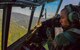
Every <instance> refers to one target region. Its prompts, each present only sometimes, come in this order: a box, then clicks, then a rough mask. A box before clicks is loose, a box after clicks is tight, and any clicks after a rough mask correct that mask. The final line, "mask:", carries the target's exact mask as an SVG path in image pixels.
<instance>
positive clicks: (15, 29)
mask: <svg viewBox="0 0 80 50" xmlns="http://www.w3.org/2000/svg"><path fill="white" fill-rule="evenodd" d="M1 25H2V19H1V17H0V50H1V28H2V26H1ZM26 32H27V29H25V28H23V27H22V26H20V25H19V24H17V23H16V22H13V21H11V23H10V30H9V37H8V46H9V45H11V44H12V43H14V42H15V41H17V40H18V39H19V38H21V37H22V36H23V35H25V34H26Z"/></svg>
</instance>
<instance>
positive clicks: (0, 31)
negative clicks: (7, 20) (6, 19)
mask: <svg viewBox="0 0 80 50" xmlns="http://www.w3.org/2000/svg"><path fill="white" fill-rule="evenodd" d="M2 15H3V10H2V9H0V50H1V40H2V36H1V35H2Z"/></svg>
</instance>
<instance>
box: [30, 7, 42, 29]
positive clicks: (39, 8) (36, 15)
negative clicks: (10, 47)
mask: <svg viewBox="0 0 80 50" xmlns="http://www.w3.org/2000/svg"><path fill="white" fill-rule="evenodd" d="M41 8H42V6H38V7H36V9H35V13H34V17H33V21H32V25H31V28H34V27H35V25H37V22H38V19H39V16H40V12H41Z"/></svg>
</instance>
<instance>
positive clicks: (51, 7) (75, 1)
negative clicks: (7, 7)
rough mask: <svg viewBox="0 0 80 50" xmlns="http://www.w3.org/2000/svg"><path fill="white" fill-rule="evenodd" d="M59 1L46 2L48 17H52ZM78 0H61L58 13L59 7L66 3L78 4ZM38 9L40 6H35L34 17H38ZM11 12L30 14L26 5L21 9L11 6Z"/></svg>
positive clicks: (79, 0)
mask: <svg viewBox="0 0 80 50" xmlns="http://www.w3.org/2000/svg"><path fill="white" fill-rule="evenodd" d="M59 2H60V0H57V1H55V2H51V3H48V4H46V6H45V8H46V9H47V17H48V18H51V17H53V15H54V14H55V12H56V10H57V7H58V5H59ZM79 2H80V0H63V2H62V4H61V7H60V10H59V13H60V11H61V9H62V8H64V6H65V5H68V4H74V5H78V4H79ZM40 10H41V6H39V7H37V8H36V11H35V14H34V16H35V17H39V15H40ZM12 12H17V13H22V14H25V15H29V16H30V14H31V10H30V9H29V8H27V7H26V8H24V9H22V8H20V7H13V8H12Z"/></svg>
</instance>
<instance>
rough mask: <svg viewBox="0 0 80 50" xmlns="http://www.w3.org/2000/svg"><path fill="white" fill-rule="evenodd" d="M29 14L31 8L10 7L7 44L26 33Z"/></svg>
mask: <svg viewBox="0 0 80 50" xmlns="http://www.w3.org/2000/svg"><path fill="white" fill-rule="evenodd" d="M30 15H31V10H30V9H29V8H28V7H26V8H21V7H12V13H11V21H10V28H9V37H8V39H9V40H8V46H9V45H11V44H12V43H14V42H15V41H17V40H18V39H20V38H21V37H22V36H24V35H25V34H26V33H27V29H28V25H29V19H30Z"/></svg>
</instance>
